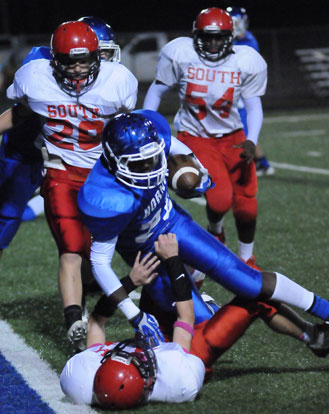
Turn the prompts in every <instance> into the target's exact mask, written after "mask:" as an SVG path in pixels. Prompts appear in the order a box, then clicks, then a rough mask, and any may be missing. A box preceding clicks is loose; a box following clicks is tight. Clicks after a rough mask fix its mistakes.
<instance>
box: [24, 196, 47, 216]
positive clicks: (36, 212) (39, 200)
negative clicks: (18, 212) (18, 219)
mask: <svg viewBox="0 0 329 414" xmlns="http://www.w3.org/2000/svg"><path fill="white" fill-rule="evenodd" d="M44 211H45V208H44V201H43V197H41V195H40V194H37V195H35V196H34V197H32V198H31V199H30V200H29V201H28V203H27V205H26V207H25V209H24V212H23V214H22V221H31V220H34V219H35V218H36V217H37V216H40V215H41V214H43V213H44Z"/></svg>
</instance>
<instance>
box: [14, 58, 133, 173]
mask: <svg viewBox="0 0 329 414" xmlns="http://www.w3.org/2000/svg"><path fill="white" fill-rule="evenodd" d="M137 87H138V82H137V79H136V78H135V76H134V75H133V74H132V73H131V72H130V71H129V70H128V69H127V68H126V67H125V66H123V65H121V64H119V63H113V62H102V63H101V67H100V71H99V74H98V76H97V79H96V81H95V82H94V83H93V84H92V85H91V86H90V87H89V89H88V91H87V92H86V93H84V94H82V95H80V96H79V97H78V98H77V97H72V96H70V95H68V94H67V93H65V92H64V91H63V90H62V89H61V88H60V87H59V85H58V84H57V82H56V80H55V78H54V76H53V69H52V67H51V66H50V61H49V60H47V59H38V60H33V61H31V62H29V63H28V64H26V65H24V66H22V67H21V68H20V69H19V70H18V71H17V72H16V74H15V79H14V83H13V84H12V85H10V86H9V88H8V89H7V96H8V98H9V99H14V100H18V101H21V102H22V103H24V104H27V105H29V106H30V108H31V109H32V110H33V111H34V112H36V113H38V114H39V115H41V116H42V118H43V122H44V124H43V138H44V141H45V144H46V147H47V150H48V153H49V154H51V155H54V156H57V157H59V158H61V159H62V160H63V161H64V162H65V163H67V164H69V165H73V166H76V167H83V168H92V167H93V165H94V163H95V162H96V160H97V159H98V158H99V156H100V154H101V152H102V146H101V134H102V131H103V129H104V126H105V125H106V123H107V122H108V121H109V119H110V118H111V117H112V116H114V115H116V114H118V113H120V112H127V111H130V110H132V109H134V107H135V104H136V99H137Z"/></svg>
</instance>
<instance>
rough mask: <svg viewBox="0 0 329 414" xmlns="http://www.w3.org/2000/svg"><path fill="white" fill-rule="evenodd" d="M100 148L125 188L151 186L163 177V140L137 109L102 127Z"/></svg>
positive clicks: (110, 167)
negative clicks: (101, 147) (101, 144)
mask: <svg viewBox="0 0 329 414" xmlns="http://www.w3.org/2000/svg"><path fill="white" fill-rule="evenodd" d="M150 112H152V111H150ZM103 148H104V152H103V154H104V158H105V160H106V163H107V166H108V168H109V170H110V171H111V172H113V173H114V174H115V176H116V178H117V179H118V180H119V181H121V182H123V183H124V184H126V185H128V186H129V187H135V188H141V189H149V188H155V187H157V186H158V185H160V184H161V183H162V182H163V181H164V180H165V177H166V173H167V159H166V154H165V141H164V139H163V138H161V137H160V136H159V134H158V132H157V128H156V126H155V125H154V124H153V122H152V121H151V120H150V119H149V117H147V116H145V115H142V114H141V113H137V111H136V112H131V113H129V114H120V115H117V116H116V117H114V118H113V119H112V120H111V121H110V122H109V123H108V124H107V126H106V127H105V129H104V132H103Z"/></svg>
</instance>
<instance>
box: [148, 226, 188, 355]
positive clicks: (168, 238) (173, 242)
mask: <svg viewBox="0 0 329 414" xmlns="http://www.w3.org/2000/svg"><path fill="white" fill-rule="evenodd" d="M154 246H155V252H156V253H157V255H158V256H159V257H160V258H161V259H162V260H163V261H164V263H165V265H166V267H167V270H168V273H169V276H170V279H171V283H172V289H173V296H174V299H175V301H176V309H177V321H176V322H175V324H174V334H173V341H174V342H177V343H178V344H179V345H180V346H182V347H183V348H184V349H186V350H188V351H189V350H190V348H191V341H192V337H193V326H194V308H193V301H192V291H191V282H190V279H189V276H188V275H187V273H186V270H185V267H184V265H183V262H182V261H181V259H180V258H179V256H178V243H177V239H176V235H175V234H173V233H169V234H161V235H160V236H159V238H158V240H157V241H156V242H155V243H154Z"/></svg>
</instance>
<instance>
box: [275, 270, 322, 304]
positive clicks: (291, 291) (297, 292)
mask: <svg viewBox="0 0 329 414" xmlns="http://www.w3.org/2000/svg"><path fill="white" fill-rule="evenodd" d="M270 299H273V300H278V301H280V302H284V303H287V304H288V305H293V306H296V307H297V308H299V309H303V310H305V311H306V310H308V309H309V308H310V307H311V306H312V304H313V300H314V293H313V292H310V291H309V290H307V289H305V288H303V287H302V286H300V285H298V284H297V283H295V282H293V281H292V280H290V279H288V278H287V276H284V275H282V274H281V273H277V272H276V285H275V289H274V292H273V295H272V296H271V297H270Z"/></svg>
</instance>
